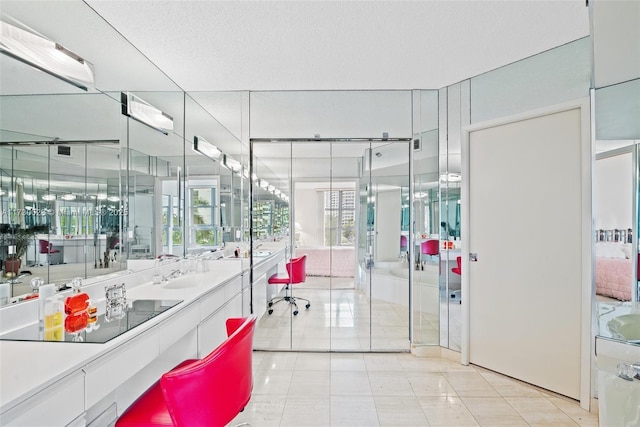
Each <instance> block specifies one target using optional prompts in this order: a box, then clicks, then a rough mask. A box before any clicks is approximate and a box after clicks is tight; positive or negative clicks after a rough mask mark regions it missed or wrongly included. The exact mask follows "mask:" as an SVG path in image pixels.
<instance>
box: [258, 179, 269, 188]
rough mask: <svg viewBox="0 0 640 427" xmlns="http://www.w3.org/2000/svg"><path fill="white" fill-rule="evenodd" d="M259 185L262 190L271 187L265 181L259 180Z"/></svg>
mask: <svg viewBox="0 0 640 427" xmlns="http://www.w3.org/2000/svg"><path fill="white" fill-rule="evenodd" d="M258 185H259V186H260V188H262V189H263V190H266V189H267V187H269V183H268V182H267V181H265V180H264V179H259V180H258Z"/></svg>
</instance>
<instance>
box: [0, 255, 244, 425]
mask: <svg viewBox="0 0 640 427" xmlns="http://www.w3.org/2000/svg"><path fill="white" fill-rule="evenodd" d="M208 265H209V271H206V272H203V273H190V274H188V275H185V276H182V277H178V278H175V279H171V280H169V282H167V283H163V284H161V285H153V284H151V283H150V282H146V283H141V284H139V285H137V286H136V285H135V284H133V285H132V284H129V283H128V284H127V285H128V286H127V299H131V300H134V299H158V300H183V302H182V303H180V304H178V305H177V306H175V307H173V308H171V309H170V310H167V311H166V312H164V313H161V314H159V315H158V316H156V317H154V318H152V319H150V320H148V321H146V322H145V323H143V324H141V325H140V326H138V327H136V328H135V329H133V330H131V331H129V332H126V333H124V334H122V335H120V336H118V337H116V338H114V339H112V340H110V341H108V342H106V343H104V344H90V343H61V342H28V341H0V412H5V411H6V410H8V409H9V408H11V407H13V406H15V405H16V404H18V403H20V402H21V401H23V400H25V399H27V398H29V397H31V396H32V395H35V394H36V393H38V392H39V391H41V390H42V389H44V388H45V387H47V386H49V385H51V384H53V383H55V382H56V381H58V380H60V379H61V378H63V377H65V376H67V375H69V374H70V373H72V372H73V371H77V370H78V369H81V368H82V367H83V366H84V365H86V364H87V363H89V362H91V361H92V360H95V359H96V358H98V357H100V356H102V355H104V354H105V353H108V352H109V351H112V350H114V349H116V348H117V347H119V346H121V345H123V344H125V343H127V342H128V341H129V340H131V339H132V338H134V337H136V336H138V335H141V334H143V333H144V332H145V331H148V330H149V329H150V328H153V327H154V326H156V325H157V324H159V323H161V322H163V321H165V320H167V319H169V318H171V317H172V316H175V315H176V314H178V313H179V312H180V311H181V310H183V309H184V308H185V307H187V306H189V305H190V304H191V303H193V302H194V301H196V300H198V299H199V298H200V297H201V296H203V295H204V294H206V293H207V292H208V291H210V290H212V289H214V288H216V287H218V286H220V285H222V284H224V283H226V282H228V281H229V280H230V279H233V278H234V277H236V276H239V275H240V273H241V271H242V269H241V263H240V260H220V261H213V262H210V263H208ZM176 268H177V265H176ZM185 280H186V281H189V282H191V281H195V282H197V286H195V287H188V288H182V289H167V288H165V286H167V285H171V284H172V283H174V281H185Z"/></svg>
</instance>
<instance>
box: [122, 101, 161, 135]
mask: <svg viewBox="0 0 640 427" xmlns="http://www.w3.org/2000/svg"><path fill="white" fill-rule="evenodd" d="M120 102H121V103H122V114H124V115H125V116H127V117H131V118H132V119H135V120H137V121H139V122H140V123H144V124H145V125H147V126H149V127H150V128H153V129H155V130H157V131H159V132H162V133H163V134H165V135H169V131H173V117H171V116H170V115H168V114H167V113H165V112H163V111H161V110H159V109H158V108H156V107H154V106H153V105H151V104H149V103H148V102H146V101H144V100H143V99H141V98H140V97H139V96H136V95H134V94H132V93H131V92H120Z"/></svg>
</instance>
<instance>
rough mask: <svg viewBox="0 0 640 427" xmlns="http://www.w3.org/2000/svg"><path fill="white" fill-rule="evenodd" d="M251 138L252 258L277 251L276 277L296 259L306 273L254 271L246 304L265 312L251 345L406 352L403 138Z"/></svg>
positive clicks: (406, 170) (406, 173) (407, 272)
mask: <svg viewBox="0 0 640 427" xmlns="http://www.w3.org/2000/svg"><path fill="white" fill-rule="evenodd" d="M251 145H252V153H253V157H252V170H253V172H254V173H255V174H256V177H257V180H255V181H252V182H253V186H252V194H253V198H252V213H253V229H252V244H253V246H252V257H253V260H254V263H255V262H256V261H257V260H258V259H259V258H260V257H262V256H268V255H269V253H270V251H271V250H275V249H277V248H284V249H285V259H284V262H283V263H282V265H281V266H279V269H280V271H279V273H280V275H282V276H286V273H285V265H284V264H287V263H291V264H290V265H291V268H292V269H294V268H296V267H294V265H298V264H297V261H296V260H297V259H299V258H301V257H304V262H305V266H304V270H305V274H306V278H305V280H304V281H303V282H301V283H291V284H286V283H285V284H270V283H268V280H269V277H267V275H266V274H265V275H263V276H260V277H256V276H254V280H253V286H254V310H255V312H256V313H257V314H259V315H260V314H261V313H263V312H265V311H266V313H265V314H264V315H263V316H262V318H261V319H260V321H259V326H258V329H257V331H256V346H257V348H262V349H294V350H316V351H374V350H404V351H406V350H408V349H409V332H410V328H409V311H410V310H409V280H410V274H411V272H410V268H409V267H410V264H409V263H408V262H407V261H406V258H402V257H401V250H400V243H401V233H402V203H403V194H406V193H407V189H408V188H409V168H408V165H409V146H410V141H408V140H405V141H397V140H396V141H384V142H383V141H375V140H365V141H350V140H331V141H326V140H325V141H319V140H313V141H312V140H291V141H285V140H279V141H275V140H270V141H261V140H255V141H253V142H252V144H251ZM403 191H404V193H403ZM394 224H395V225H394ZM294 276H295V274H294V275H293V276H291V277H294ZM297 280H298V279H297V278H295V277H294V279H293V281H297ZM291 299H293V300H295V302H296V305H294V304H292V303H291ZM270 304H271V305H270ZM307 305H308V306H309V307H308V308H307Z"/></svg>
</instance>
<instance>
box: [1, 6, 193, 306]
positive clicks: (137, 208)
mask: <svg viewBox="0 0 640 427" xmlns="http://www.w3.org/2000/svg"><path fill="white" fill-rule="evenodd" d="M2 12H3V21H4V22H10V23H13V24H17V25H20V24H19V22H28V23H29V26H30V30H31V31H35V32H38V33H39V34H41V35H43V36H44V37H47V38H50V39H51V40H54V41H55V42H56V43H59V44H60V45H62V46H65V47H67V48H69V49H70V50H72V51H74V53H76V54H78V55H79V56H82V57H84V59H85V60H86V61H88V62H90V63H91V64H92V66H93V70H94V77H95V81H94V82H93V83H92V84H87V85H86V86H85V87H84V88H81V87H79V85H77V84H74V83H72V84H69V83H70V80H68V79H67V80H63V79H60V78H57V77H55V72H54V73H45V72H42V71H40V70H38V69H35V68H32V67H30V66H29V65H27V64H26V63H24V62H21V61H18V60H16V59H14V58H12V57H9V56H6V55H0V68H1V69H2V73H0V110H1V111H2V114H1V115H0V205H1V206H2V216H1V218H0V260H2V278H1V280H2V281H10V282H12V283H11V289H12V291H11V296H12V297H16V296H19V295H23V294H27V293H29V292H31V289H30V280H29V279H30V277H31V278H33V277H36V276H40V277H42V278H43V280H44V282H45V283H55V284H56V285H58V286H59V287H62V286H63V285H65V284H66V283H68V282H69V281H71V279H73V278H74V277H82V278H84V279H91V278H94V277H97V276H101V275H104V274H107V273H113V272H116V271H119V270H123V269H124V268H125V267H126V266H127V262H128V260H130V259H139V258H152V257H154V256H155V255H156V254H158V253H162V252H163V248H162V236H161V235H160V233H156V232H155V231H154V230H155V227H156V225H157V224H159V223H161V221H162V216H161V212H162V210H161V209H154V208H155V207H156V206H158V207H159V206H160V205H161V204H162V200H163V198H162V191H161V187H162V183H163V182H164V181H168V180H170V179H173V180H174V181H178V180H177V179H176V177H177V176H178V174H179V173H180V172H182V173H183V171H184V151H185V148H184V145H185V144H184V138H183V135H184V124H183V123H182V122H183V117H184V106H183V105H184V94H183V92H182V91H180V89H179V88H178V87H177V86H176V85H175V84H174V83H173V82H172V81H171V80H170V79H168V78H167V77H166V75H164V73H163V72H161V71H160V70H159V69H158V68H157V67H155V65H153V64H152V63H151V62H150V61H149V60H148V59H147V58H145V57H144V56H143V55H141V54H140V52H139V51H138V50H137V49H135V48H134V47H133V46H132V45H131V44H130V43H129V42H128V41H127V40H126V39H124V38H123V37H122V36H121V35H120V34H119V33H117V32H116V31H114V30H113V29H112V28H111V27H110V26H109V25H108V24H107V23H106V22H105V21H104V20H103V19H102V18H101V17H100V16H99V15H97V14H95V13H94V12H93V11H92V10H91V9H90V8H89V7H88V6H87V5H86V4H84V3H82V2H74V3H69V4H68V5H67V6H66V7H65V8H60V7H59V5H56V4H54V3H47V2H44V3H42V4H41V5H40V6H39V7H38V10H37V11H34V9H33V8H32V7H31V5H29V4H27V3H26V2H19V1H7V2H3V10H2ZM80 17H81V18H80ZM79 19H81V20H82V22H84V24H85V25H83V26H78V25H75V24H77V22H78V20H79ZM50 22H56V23H57V26H56V31H55V33H52V32H51V25H50ZM85 28H91V31H92V34H91V35H89V34H86V33H84V32H83V30H84V29H85ZM94 34H100V37H99V38H98V37H94ZM105 45H108V46H110V47H111V49H109V50H105V49H104V48H103V47H104V46H105ZM85 55H86V56H85ZM122 90H133V91H140V93H142V94H144V95H143V97H144V96H147V94H149V95H148V97H147V98H148V99H146V100H147V101H149V103H157V105H158V106H159V108H162V109H163V110H165V111H171V114H173V117H174V122H175V125H176V127H175V129H176V131H175V132H171V134H170V135H163V134H162V133H160V132H156V131H155V130H147V129H142V128H147V126H145V125H143V124H141V123H140V122H138V121H135V120H133V119H131V118H128V117H126V116H125V115H123V114H122V104H121V103H122V94H121V91H122ZM154 91H155V92H154ZM136 93H138V92H136ZM166 93H170V94H171V95H165V94H166ZM171 103H174V104H177V105H178V106H179V108H174V105H173V104H171ZM150 135H152V136H150ZM160 137H164V141H166V140H167V139H170V140H172V141H173V142H174V144H173V145H171V148H172V149H171V150H161V151H160V153H162V155H160V154H159V152H158V149H159V148H162V143H163V139H162V138H160ZM174 156H175V158H174ZM179 168H182V169H181V170H180V169H179ZM180 178H181V179H182V180H184V175H180ZM177 188H179V187H178V186H176V190H177ZM176 192H178V191H176ZM180 194H181V195H182V196H184V191H182V192H181V193H180ZM177 206H179V204H177ZM182 206H183V207H182V209H184V203H182ZM152 213H153V214H152ZM176 213H177V214H178V215H177V216H176V221H175V223H174V224H172V226H173V225H175V228H174V230H173V231H174V236H175V238H176V241H181V233H182V229H183V224H182V219H181V218H183V217H184V212H183V211H180V210H179V209H176ZM156 216H157V217H156ZM150 218H152V219H153V220H152V221H149V219H150ZM183 251H184V250H180V251H179V252H180V254H182V253H183ZM17 260H19V262H17ZM7 261H8V263H7ZM7 264H9V265H10V268H7ZM16 264H19V265H18V266H16ZM29 274H30V276H29ZM13 301H14V302H15V301H16V300H15V298H14V299H13Z"/></svg>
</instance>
